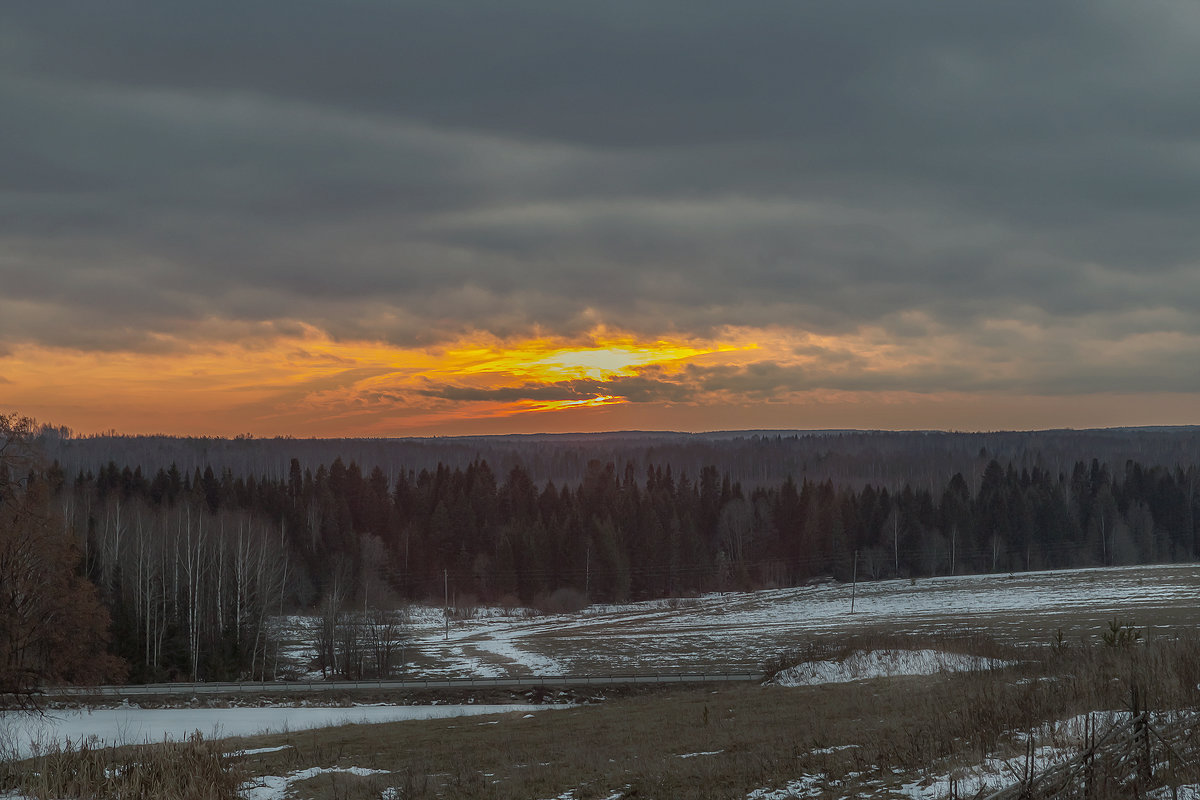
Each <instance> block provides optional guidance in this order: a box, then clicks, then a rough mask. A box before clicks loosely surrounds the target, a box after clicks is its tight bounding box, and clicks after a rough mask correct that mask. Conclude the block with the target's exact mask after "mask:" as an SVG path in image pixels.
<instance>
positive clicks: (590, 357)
mask: <svg viewBox="0 0 1200 800" xmlns="http://www.w3.org/2000/svg"><path fill="white" fill-rule="evenodd" d="M917 322H920V320H918V321H917ZM1129 346H1130V347H1133V346H1138V343H1136V342H1135V343H1131V344H1130V345H1129ZM1029 352H1030V353H1033V354H1034V356H1031V357H1030V358H1028V359H1026V360H1025V361H1015V360H1013V359H1011V358H1000V357H995V358H990V359H989V358H984V357H981V356H979V354H978V351H977V350H973V349H972V344H971V343H970V342H968V341H965V340H964V339H963V337H961V336H959V335H957V334H956V333H955V332H953V331H939V330H936V329H932V330H930V331H929V332H928V335H926V336H924V337H922V338H921V339H920V340H919V341H918V342H915V343H914V342H908V343H902V342H898V341H897V340H896V338H895V337H894V336H893V335H892V334H891V333H890V332H889V331H887V330H884V329H875V328H860V329H858V330H856V331H850V332H846V333H844V334H841V335H838V336H832V335H818V334H814V333H811V332H805V331H799V330H795V329H785V328H753V329H751V328H727V329H723V330H720V331H717V332H715V333H713V334H712V335H711V336H709V337H707V338H703V337H696V336H686V335H660V336H649V337H648V336H637V335H634V334H632V333H628V332H622V331H615V330H610V329H607V328H604V327H601V326H598V327H596V328H595V329H593V330H592V331H591V332H589V333H587V334H585V335H581V336H574V337H567V336H555V335H548V334H537V335H530V336H525V337H511V338H502V337H498V336H495V335H492V334H488V333H475V334H471V335H464V336H462V337H460V338H458V339H455V340H452V341H447V342H443V343H440V344H435V345H430V346H425V347H416V346H398V345H393V344H389V343H387V342H381V341H352V340H339V339H335V338H333V337H331V336H329V335H328V334H327V333H325V332H323V331H322V330H320V329H317V328H315V327H313V326H306V325H299V326H293V327H292V328H291V329H289V333H287V334H279V333H277V332H275V331H274V330H267V331H258V332H251V333H250V334H247V333H246V332H245V331H239V332H237V334H236V336H234V335H231V336H228V337H226V339H217V338H213V337H212V336H208V337H205V336H200V335H190V336H189V335H180V336H179V337H177V338H172V337H166V336H162V337H158V338H156V339H155V340H154V341H153V342H151V343H150V344H149V345H148V346H145V347H143V348H142V349H141V350H140V351H116V352H110V351H103V352H87V351H82V350H77V349H68V348H54V347H50V346H47V345H35V344H25V345H20V344H17V345H14V346H11V347H10V348H9V350H8V351H7V352H3V351H0V412H9V411H16V412H18V413H21V414H25V415H29V416H32V417H35V418H37V419H38V420H40V421H43V422H48V423H51V424H55V425H67V426H69V427H71V428H73V429H74V430H76V431H77V432H80V433H97V432H104V431H108V430H116V431H119V432H122V433H133V434H137V433H142V434H146V433H167V434H175V435H209V436H232V435H236V434H241V433H250V434H253V435H255V436H277V435H292V436H298V437H307V436H425V435H460V434H483V433H508V432H522V433H532V432H554V431H597V430H629V429H641V430H720V429H725V430H728V429H746V428H789V429H814V428H892V429H896V428H909V429H912V428H918V429H920V428H935V429H959V430H979V429H988V428H990V429H999V428H1010V429H1028V428H1036V427H1043V428H1047V427H1089V426H1095V427H1101V426H1106V425H1114V424H1120V425H1136V424H1163V423H1164V422H1172V421H1180V422H1186V421H1188V420H1189V419H1190V417H1191V415H1192V413H1193V410H1192V409H1194V406H1195V402H1194V401H1195V398H1194V397H1193V396H1191V395H1188V394H1172V393H1161V392H1160V393H1154V394H1150V393H1147V394H1146V395H1143V396H1139V397H1138V399H1137V402H1136V403H1134V402H1131V398H1130V396H1129V395H1127V394H1126V395H1122V394H1119V393H1108V394H1090V395H1088V396H1087V397H1086V398H1084V399H1082V400H1081V397H1080V396H1079V395H1077V394H1071V393H1069V392H1064V393H1062V394H1058V395H1046V394H1040V395H1039V394H1037V393H1035V392H1030V391H1020V390H1008V391H1002V392H996V391H989V389H988V386H987V383H986V382H987V381H997V380H999V381H1007V382H1011V383H1014V384H1019V382H1020V380H1021V378H1022V376H1023V375H1024V374H1026V373H1028V372H1030V371H1031V370H1036V369H1038V368H1039V364H1038V362H1037V361H1036V354H1037V353H1038V352H1039V349H1038V348H1036V347H1031V348H1029ZM1102 357H1103V353H1101V354H1099V355H1097V358H1102ZM974 365H980V366H979V367H978V368H975V366H974ZM914 387H919V388H914ZM1131 408H1135V409H1137V412H1138V413H1137V414H1136V415H1133V416H1131V414H1130V409H1131ZM980 420H986V421H987V422H986V423H983V424H981V422H980Z"/></svg>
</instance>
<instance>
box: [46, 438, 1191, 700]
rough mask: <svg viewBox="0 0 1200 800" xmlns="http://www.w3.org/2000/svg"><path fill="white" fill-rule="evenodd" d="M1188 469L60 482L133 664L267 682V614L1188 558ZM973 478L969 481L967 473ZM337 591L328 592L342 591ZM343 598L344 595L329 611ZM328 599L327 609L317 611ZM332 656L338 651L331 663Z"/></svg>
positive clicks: (1081, 466)
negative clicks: (908, 479) (935, 476)
mask: <svg viewBox="0 0 1200 800" xmlns="http://www.w3.org/2000/svg"><path fill="white" fill-rule="evenodd" d="M1197 482H1198V469H1197V467H1196V466H1195V465H1191V466H1187V467H1174V468H1166V467H1162V466H1152V467H1145V466H1143V465H1141V464H1140V463H1138V462H1135V461H1129V462H1127V463H1126V464H1125V466H1124V468H1123V469H1122V470H1120V471H1119V472H1114V471H1112V470H1110V469H1109V468H1108V467H1107V466H1106V465H1105V464H1103V463H1101V462H1099V461H1098V460H1095V461H1092V462H1091V463H1084V462H1078V463H1075V464H1074V465H1072V466H1071V467H1070V468H1069V469H1068V470H1066V471H1064V472H1051V471H1049V470H1045V469H1042V468H1040V467H1034V468H1032V469H1026V468H1017V467H1016V466H1015V465H1011V464H1009V465H1002V464H1001V463H999V462H998V461H995V460H992V461H990V462H989V463H987V464H986V465H985V466H984V468H983V469H982V471H981V473H980V474H979V475H978V476H976V478H975V479H974V481H972V480H970V479H968V478H967V477H965V476H963V475H962V474H955V475H953V476H951V477H950V479H949V480H948V481H946V482H945V483H943V484H941V485H938V486H935V487H933V488H931V487H929V486H914V485H908V484H906V485H904V486H902V487H901V488H899V489H898V490H893V491H889V490H888V489H886V488H877V487H875V486H872V485H867V486H864V487H861V488H857V487H853V486H839V485H837V484H835V483H834V482H832V481H830V480H826V481H822V482H814V481H809V480H801V481H799V482H797V481H795V480H793V479H791V478H787V479H785V480H783V481H781V482H779V483H777V484H775V485H771V486H756V487H755V488H753V489H748V488H746V487H744V486H743V485H742V484H741V483H739V482H738V481H736V480H733V479H732V477H731V476H730V475H729V474H728V473H723V472H721V471H720V470H718V468H717V467H714V466H707V467H703V468H701V469H700V470H699V472H698V474H696V475H694V476H693V475H690V474H689V473H687V472H680V471H677V470H676V469H674V468H673V467H672V466H671V465H669V464H662V465H653V466H649V467H647V468H645V469H644V470H639V469H638V468H637V467H636V466H635V465H633V464H627V465H623V466H622V467H620V468H618V467H617V466H616V465H614V464H613V463H611V462H608V463H606V462H600V461H593V462H591V463H590V464H589V465H588V467H587V469H586V471H585V475H584V477H583V479H582V480H581V481H580V482H578V483H577V484H575V485H562V486H559V485H556V484H555V483H554V482H546V483H544V484H540V485H539V484H538V483H536V482H535V481H534V480H532V479H531V477H530V476H529V474H528V473H527V472H526V470H525V469H524V468H523V467H521V466H520V465H517V466H513V467H511V468H509V469H508V470H507V472H506V473H504V474H502V475H497V474H495V472H493V470H492V468H491V467H490V466H489V465H488V463H487V462H486V461H482V460H477V461H474V462H471V463H469V464H468V465H466V466H465V467H455V468H451V467H448V466H444V465H438V466H437V467H435V468H434V469H432V470H427V469H423V470H420V471H411V470H409V471H401V472H399V473H398V474H397V475H395V476H394V477H389V476H388V475H386V474H385V473H384V472H383V470H382V469H380V468H378V467H376V468H374V469H372V470H370V471H369V472H366V473H365V474H364V472H363V470H361V469H360V468H359V466H358V465H357V464H356V463H354V462H351V463H349V464H347V463H343V462H342V461H341V460H340V459H335V460H334V461H333V462H332V463H331V464H330V465H329V466H328V467H326V466H319V467H317V468H316V469H315V470H312V469H306V468H304V467H302V466H301V464H300V462H299V461H298V460H295V459H293V460H292V462H291V464H290V468H289V470H288V473H287V475H286V476H285V477H283V478H270V477H261V476H260V477H253V476H243V475H235V474H234V473H233V472H232V471H231V470H224V471H222V473H221V474H217V473H216V472H214V470H212V469H211V468H206V469H205V470H203V471H201V470H199V469H197V470H194V471H193V472H192V473H191V474H186V473H183V472H182V471H180V470H178V469H175V468H170V469H165V470H159V471H158V472H156V473H155V474H153V475H146V474H143V473H142V472H141V470H140V469H138V468H133V469H131V468H129V467H120V466H117V465H116V464H112V463H110V464H109V465H107V466H105V467H104V468H102V469H100V470H99V471H97V472H96V473H94V474H93V473H88V472H81V473H78V474H77V475H76V476H75V477H73V478H68V476H67V475H66V474H65V473H64V472H63V470H62V469H61V468H60V467H59V466H57V465H55V467H53V468H52V469H51V470H50V477H49V481H48V483H49V486H50V487H51V489H52V491H53V494H54V502H55V503H56V504H57V506H58V508H59V509H60V511H61V515H62V517H63V519H64V520H65V521H66V523H67V526H68V528H69V529H70V530H71V531H73V532H74V533H75V536H76V537H77V540H78V541H79V542H80V546H81V547H82V549H83V551H84V554H85V563H86V569H87V574H88V576H89V577H90V578H91V579H92V580H93V581H94V582H95V583H96V585H97V586H98V587H99V589H100V595H101V597H102V598H103V600H104V602H105V603H106V604H107V605H108V607H109V609H110V612H111V615H112V618H113V621H114V630H113V641H114V648H115V651H116V652H117V653H118V654H119V655H121V656H122V657H123V658H125V660H126V661H127V662H128V663H129V664H130V665H131V667H132V670H133V674H134V676H135V677H137V678H144V679H150V678H155V679H164V678H174V677H201V678H206V679H217V678H223V677H244V676H254V677H263V676H267V677H269V676H270V674H271V672H272V669H273V664H274V661H275V658H276V655H277V653H276V652H275V651H274V649H273V648H274V645H273V644H272V643H271V637H270V635H269V633H270V630H269V626H270V620H271V617H272V616H274V615H276V614H279V613H282V612H285V611H288V610H292V609H314V608H318V607H320V608H322V609H323V613H325V614H326V615H327V616H328V615H329V614H333V613H335V612H336V611H337V609H338V608H346V609H349V608H365V607H371V608H382V607H388V606H394V605H395V604H397V603H401V602H405V601H429V602H433V603H435V604H441V603H442V602H443V600H444V598H445V596H446V595H447V594H449V595H452V596H453V601H452V602H453V603H454V604H455V605H458V606H464V605H470V604H473V603H485V602H486V603H500V604H512V605H516V604H522V605H541V606H543V607H555V606H556V605H562V604H564V603H567V604H569V603H572V602H574V603H578V602H597V601H606V602H621V601H626V600H636V599H644V598H651V597H665V596H675V595H686V594H692V593H697V592H708V591H721V590H732V589H751V588H757V587H765V586H790V585H796V584H798V583H801V582H804V581H807V580H810V579H813V578H816V577H823V576H833V577H835V578H838V579H843V580H847V579H849V578H850V577H851V576H852V574H854V573H855V571H857V575H858V577H859V579H880V578H889V577H908V576H932V575H946V574H962V573H973V572H995V571H1005V572H1008V571H1017V570H1031V569H1042V568H1062V567H1076V566H1093V565H1095V566H1103V565H1119V564H1132V563H1142V562H1162V561H1184V560H1193V559H1195V557H1196V555H1197V551H1198V550H1200V529H1198V525H1197V521H1198V518H1200V498H1198V497H1197V492H1196V488H1197ZM972 483H974V486H973V485H972ZM330 598H333V601H331V599H330ZM331 602H333V603H334V605H336V606H337V608H333V607H331V606H330V603H331ZM322 604H323V605H322ZM327 660H332V656H330V659H327Z"/></svg>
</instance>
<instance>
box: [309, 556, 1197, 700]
mask: <svg viewBox="0 0 1200 800" xmlns="http://www.w3.org/2000/svg"><path fill="white" fill-rule="evenodd" d="M852 591H854V592H855V595H856V596H855V598H854V613H853V614H851V613H850V602H851V592H852ZM1114 616H1116V617H1120V618H1121V619H1123V620H1126V621H1130V622H1133V623H1135V624H1137V625H1138V626H1141V627H1143V628H1145V629H1146V630H1147V632H1148V633H1151V634H1155V633H1157V634H1168V633H1173V632H1180V631H1187V630H1196V629H1200V565H1195V564H1188V565H1166V566H1149V567H1119V568H1109V569H1081V570H1067V571H1059V572H1033V573H1020V574H1016V575H971V576H956V577H941V578H927V579H921V580H918V581H916V582H912V581H907V580H892V581H878V582H860V583H859V584H858V586H857V589H856V590H854V589H852V588H851V587H850V586H848V585H845V584H836V583H825V584H820V585H815V586H807V587H801V588H795V589H775V590H766V591H760V592H751V593H728V594H724V595H715V594H714V595H705V596H703V597H699V598H688V599H683V600H677V601H653V602H647V603H634V604H630V605H625V606H617V607H613V606H594V607H592V608H590V609H587V610H585V611H583V612H581V613H579V614H562V615H547V616H529V617H527V616H524V615H522V614H520V613H511V614H508V615H505V614H502V613H500V612H498V611H496V610H492V609H486V610H483V612H482V613H481V614H480V616H478V617H475V618H470V619H455V620H452V622H451V625H450V631H449V636H448V637H446V636H445V632H444V629H443V627H442V625H443V616H442V611H441V609H427V608H420V609H414V614H413V618H414V630H413V634H414V642H413V644H412V646H410V648H409V653H408V657H409V659H410V664H409V666H408V671H409V672H410V673H413V674H417V675H422V676H429V677H472V676H475V677H503V676H509V675H531V674H532V675H607V674H614V673H617V674H620V673H654V672H683V671H706V672H745V671H751V670H754V669H756V668H757V667H758V665H759V663H760V662H761V661H762V659H763V658H764V656H766V655H768V654H770V653H773V652H777V651H779V650H784V649H788V648H791V647H796V646H798V645H800V644H802V643H804V642H805V641H807V640H809V639H811V638H812V637H828V636H835V637H842V636H845V635H847V634H855V633H868V632H887V633H897V634H916V635H930V636H941V635H944V634H946V633H950V632H952V633H955V634H964V633H976V634H981V635H986V636H989V637H993V638H995V639H997V640H998V641H1001V642H1006V643H1013V644H1046V643H1049V642H1050V641H1051V640H1052V639H1053V638H1054V637H1055V636H1056V635H1057V632H1058V631H1059V630H1061V631H1062V633H1063V635H1064V636H1065V637H1066V638H1067V639H1070V640H1076V641H1077V640H1078V639H1079V638H1080V637H1083V638H1090V637H1094V636H1096V635H1097V633H1098V632H1100V631H1101V630H1103V629H1104V628H1105V626H1106V625H1107V624H1108V622H1109V621H1110V620H1111V619H1112V618H1113V617H1114ZM293 652H301V653H302V652H303V648H300V649H299V650H298V651H297V650H295V649H294V650H293Z"/></svg>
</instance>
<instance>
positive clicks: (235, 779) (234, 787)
mask: <svg viewBox="0 0 1200 800" xmlns="http://www.w3.org/2000/svg"><path fill="white" fill-rule="evenodd" d="M224 751H225V748H224V743H222V742H220V741H210V740H205V739H204V738H202V737H201V736H200V735H199V734H196V735H194V736H193V737H192V738H191V739H189V740H188V741H186V742H169V743H163V744H157V745H135V746H131V747H120V748H97V747H93V746H92V745H90V744H89V743H88V742H86V741H85V742H81V743H79V744H78V745H73V744H70V743H66V744H63V745H54V746H52V747H49V748H46V749H45V751H44V752H43V753H41V754H40V755H38V756H36V757H34V758H29V759H25V760H20V761H18V760H15V759H8V760H6V761H4V762H2V763H0V786H2V787H3V788H4V789H6V790H15V791H17V792H19V793H20V794H22V795H25V796H27V797H33V798H37V800H64V799H65V798H89V800H133V799H134V798H169V799H170V800H234V799H235V798H237V797H238V787H239V786H240V785H241V783H242V779H243V776H242V772H241V770H240V769H239V768H237V767H236V766H235V765H233V764H232V763H231V762H230V759H229V758H228V757H226V756H225V755H224Z"/></svg>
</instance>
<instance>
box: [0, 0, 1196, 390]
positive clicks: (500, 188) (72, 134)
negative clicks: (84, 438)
mask: <svg viewBox="0 0 1200 800" xmlns="http://www.w3.org/2000/svg"><path fill="white" fill-rule="evenodd" d="M711 5H712V4H695V3H692V2H665V1H659V2H652V3H645V2H619V1H618V2H605V3H564V2H560V1H559V0H545V1H544V2H529V1H521V0H514V1H513V2H505V3H493V2H477V1H472V0H465V1H464V2H454V3H448V2H445V1H444V0H437V2H434V1H433V0H430V1H429V2H419V1H411V2H409V1H406V2H374V1H372V2H366V1H364V2H338V3H334V2H297V1H296V0H289V2H281V1H276V2H250V3H224V2H207V3H196V2H175V1H174V0H156V2H152V3H151V2H136V3H135V2H122V1H121V0H110V1H109V2H105V3H101V4H98V3H94V2H83V0H79V1H78V2H53V3H48V2H44V0H29V1H28V2H26V1H23V0H10V1H9V2H6V3H4V4H3V5H0V108H2V109H4V110H3V112H2V113H3V124H0V285H2V287H3V288H2V289H0V353H3V352H4V351H5V350H7V349H10V348H12V347H15V346H18V345H23V344H29V343H37V344H42V345H50V346H62V347H71V348H84V349H92V350H100V351H120V350H127V349H132V350H139V349H153V348H156V347H163V346H165V345H164V344H163V342H164V339H163V335H167V336H171V335H178V336H182V337H185V338H186V337H188V336H190V335H200V334H199V333H198V332H199V331H201V330H203V335H205V336H209V337H211V336H227V337H229V338H230V339H239V340H243V341H244V340H246V339H247V338H252V337H254V336H266V335H269V334H271V333H287V332H288V331H289V330H290V327H289V326H295V325H296V324H297V323H305V324H308V325H312V326H316V327H317V328H319V329H321V330H324V331H327V332H328V333H329V334H330V335H332V336H333V337H335V338H337V337H342V338H348V339H349V338H364V339H372V340H384V341H388V342H391V343H394V344H396V345H398V346H403V347H421V346H426V345H431V344H436V343H437V342H439V341H443V340H444V339H445V338H446V337H451V336H456V335H461V334H463V333H464V332H470V331H477V330H482V331H487V332H490V333H492V334H495V335H497V336H507V335H513V336H519V335H526V334H528V333H529V332H531V331H533V330H539V331H542V332H551V333H561V334H563V335H571V334H576V333H580V332H584V331H588V330H591V329H594V328H595V327H596V326H597V325H601V324H602V325H606V326H609V327H610V328H612V329H618V330H623V331H628V332H632V333H635V334H640V335H645V336H651V337H654V336H662V335H667V334H672V333H674V334H680V335H695V336H713V335H717V334H719V332H720V331H722V330H724V329H726V328H728V326H745V327H749V328H769V329H786V330H793V331H798V332H801V333H805V334H808V333H811V334H817V335H836V336H842V335H846V336H860V337H861V336H864V335H869V336H870V337H873V339H874V340H878V341H884V340H886V341H888V342H889V343H890V344H891V345H892V346H895V347H898V348H900V349H901V350H902V351H903V352H912V353H917V354H919V356H920V360H922V362H923V363H924V364H925V366H924V367H922V368H921V369H917V370H914V371H912V372H906V371H905V370H903V369H897V370H895V371H892V372H888V373H886V374H880V373H879V372H878V370H876V371H875V372H872V373H871V374H869V375H867V374H860V373H856V372H855V371H854V370H853V369H849V368H847V367H846V363H847V362H846V361H845V360H844V359H845V358H850V355H849V354H843V357H844V358H839V359H832V358H831V359H830V360H829V361H828V363H823V364H817V365H816V366H815V367H814V365H813V363H812V362H811V361H810V362H809V364H808V367H807V368H806V369H804V370H800V369H790V368H789V367H787V366H786V365H783V366H778V365H776V364H775V361H779V359H775V360H774V361H772V360H768V361H767V362H764V363H763V364H759V365H757V366H756V367H754V368H753V369H750V368H745V367H742V368H739V369H730V370H727V371H726V372H722V371H721V370H720V369H717V368H709V369H706V370H705V371H703V372H702V374H701V373H700V372H695V373H693V376H692V377H693V379H694V380H692V382H687V381H686V380H685V379H684V378H681V377H679V376H676V377H675V378H672V379H671V380H669V381H667V382H665V383H662V382H657V378H656V376H654V375H652V374H647V375H640V376H638V377H636V378H628V379H627V383H628V385H627V386H626V387H625V389H626V390H627V391H628V392H629V397H630V398H631V399H633V400H635V401H637V400H638V399H639V398H651V399H653V398H663V397H665V398H668V399H671V400H678V399H680V397H681V396H682V394H685V393H686V392H685V389H684V388H681V386H682V385H684V384H681V381H684V383H685V384H686V386H687V387H691V386H695V385H700V384H703V385H704V386H705V387H706V389H708V390H714V391H715V390H720V389H722V388H730V390H731V391H732V390H734V389H737V387H741V388H742V389H744V390H745V394H744V395H743V396H744V397H748V398H753V397H756V395H755V394H754V392H768V393H769V391H771V390H774V389H781V390H786V391H793V390H794V391H803V390H809V389H815V388H832V389H838V390H851V391H853V390H860V389H888V390H906V391H938V390H940V389H946V390H954V391H1001V392H1002V391H1020V392H1026V393H1033V394H1038V393H1044V394H1058V393H1064V392H1065V393H1074V392H1080V393H1086V392H1124V391H1147V390H1151V391H1153V390H1155V389H1161V390H1164V391H1174V392H1197V391H1200V367H1197V364H1200V347H1198V343H1200V313H1198V312H1197V309H1200V268H1198V263H1197V254H1198V253H1200V225H1197V224H1196V220H1197V219H1198V214H1200V102H1197V97H1198V94H1197V87H1196V76H1197V75H1200V5H1197V4H1196V3H1194V2H1192V1H1191V0H1179V2H1151V3H1145V4H1131V3H1127V2H1087V3H1065V2H1064V3H1057V2H1045V0H1039V2H1004V3H975V2H954V3H945V2H932V1H931V2H905V3H894V2H877V3H870V2H844V0H838V1H837V2H794V0H787V1H786V2H783V1H781V2H749V3H736V4H735V3H726V4H719V5H718V6H717V7H716V8H715V9H714V8H713V7H711ZM214 321H215V322H217V323H220V324H217V325H214V324H213V323H214ZM864 331H869V334H865V333H864ZM946 342H953V343H954V346H953V347H952V348H949V349H948V348H947V346H946V344H945V343H946ZM939 343H940V344H939ZM947 353H948V354H950V355H951V356H952V357H953V359H954V360H953V363H947V364H942V365H940V366H939V368H938V369H936V370H935V369H931V368H930V367H929V364H930V363H931V362H933V361H936V360H937V358H939V357H940V354H947ZM781 363H782V362H781ZM997 364H1000V365H1002V367H1001V368H996V365H997ZM0 380H3V377H2V375H0ZM739 381H740V383H739ZM613 388H614V387H613V386H608V387H600V388H596V389H593V388H589V387H583V388H582V389H581V388H580V387H579V386H573V385H562V386H551V387H541V388H539V387H536V386H531V387H528V390H527V392H526V396H530V397H533V398H534V399H536V396H537V394H538V393H539V392H540V393H542V394H544V395H547V396H549V395H554V396H558V395H559V394H561V395H563V396H567V397H571V396H576V395H577V394H579V393H582V394H584V395H589V393H591V394H605V393H613V391H612V390H613ZM618 388H620V387H618ZM422 391H423V392H424V393H425V394H427V395H428V396H431V397H440V398H444V399H455V398H458V399H468V400H469V399H478V398H480V397H483V396H484V395H481V394H479V392H481V391H482V390H480V389H471V388H463V387H457V386H455V385H451V384H447V385H445V386H431V387H427V388H425V389H423V390H422ZM499 392H500V394H498V395H490V396H489V397H493V398H495V399H499V398H503V397H504V396H506V393H508V394H511V393H512V392H518V390H517V389H516V388H503V389H501V390H499ZM456 393H457V394H456ZM472 393H475V394H472ZM519 393H520V392H518V394H519Z"/></svg>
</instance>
